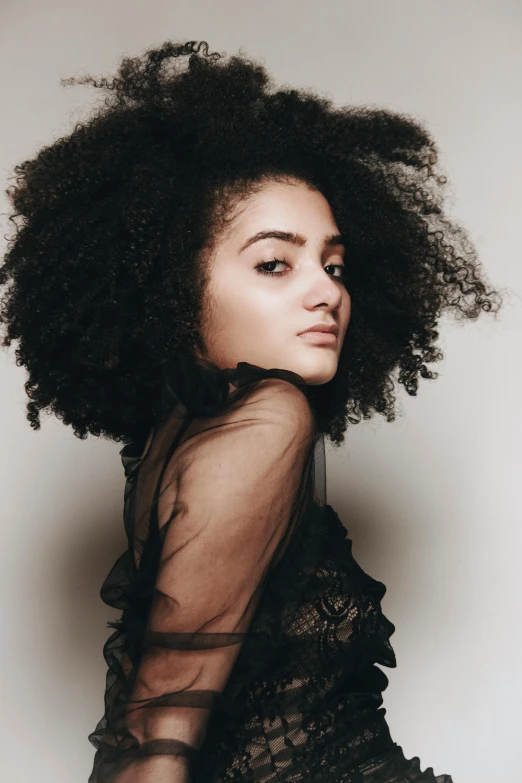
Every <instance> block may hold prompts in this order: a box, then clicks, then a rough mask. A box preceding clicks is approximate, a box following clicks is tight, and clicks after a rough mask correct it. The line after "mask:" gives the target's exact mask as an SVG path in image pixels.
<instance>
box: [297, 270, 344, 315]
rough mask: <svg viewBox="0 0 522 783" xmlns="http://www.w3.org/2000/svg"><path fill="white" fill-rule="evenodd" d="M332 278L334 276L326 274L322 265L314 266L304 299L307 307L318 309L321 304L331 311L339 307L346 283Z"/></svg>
mask: <svg viewBox="0 0 522 783" xmlns="http://www.w3.org/2000/svg"><path fill="white" fill-rule="evenodd" d="M332 278H333V275H332V274H329V273H328V272H325V268H324V267H323V265H322V264H320V265H319V266H314V269H313V271H310V273H309V278H308V285H307V287H306V293H305V297H304V304H305V306H307V307H310V308H316V307H317V306H318V305H319V304H325V305H327V306H328V308H329V309H330V310H335V309H336V308H337V307H339V305H340V304H341V302H342V299H343V288H344V283H343V282H342V281H341V280H336V279H332ZM344 290H346V289H344Z"/></svg>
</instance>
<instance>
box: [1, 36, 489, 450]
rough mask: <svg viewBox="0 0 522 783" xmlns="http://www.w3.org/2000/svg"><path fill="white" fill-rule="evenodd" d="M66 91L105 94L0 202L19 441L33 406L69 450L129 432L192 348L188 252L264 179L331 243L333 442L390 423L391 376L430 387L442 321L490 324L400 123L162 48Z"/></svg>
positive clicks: (321, 395)
mask: <svg viewBox="0 0 522 783" xmlns="http://www.w3.org/2000/svg"><path fill="white" fill-rule="evenodd" d="M185 56H188V60H187V59H184V57H185ZM183 64H186V66H187V67H186V68H184V67H183ZM85 83H90V84H91V85H92V86H94V87H96V88H100V89H102V90H103V91H104V94H105V99H104V101H103V104H102V105H101V108H100V106H98V107H97V109H96V112H95V113H93V115H92V116H91V117H89V118H88V119H87V120H85V121H84V122H83V123H77V124H76V125H75V127H74V129H73V131H72V132H71V133H70V135H68V136H67V137H65V138H59V139H57V140H56V141H55V142H54V143H53V144H51V145H50V146H45V147H43V148H42V149H41V150H40V151H39V152H38V154H37V155H36V157H34V158H33V159H32V160H27V161H25V162H23V163H21V164H20V165H17V166H16V167H15V168H14V172H15V175H16V183H17V184H16V185H12V186H11V187H9V188H8V190H7V191H6V192H7V193H8V195H9V197H10V198H11V200H12V204H13V207H14V212H13V213H12V214H11V216H10V217H9V220H11V221H12V222H13V223H14V225H15V227H16V232H15V235H14V237H11V238H10V239H9V243H8V251H7V253H6V255H5V258H4V263H3V265H2V267H0V285H6V284H7V283H8V281H9V280H10V278H12V285H11V286H10V287H9V288H8V289H7V290H6V292H5V294H4V297H3V300H2V303H1V310H0V322H1V323H4V324H5V325H6V327H7V331H6V336H5V337H4V339H3V342H2V345H3V346H9V345H10V344H11V341H13V340H18V341H19V347H18V348H17V349H16V364H17V365H18V366H21V365H24V366H25V367H26V369H27V372H28V376H29V379H28V380H27V382H26V383H25V390H26V393H27V395H28V397H29V402H28V404H27V411H28V414H27V418H28V420H29V422H30V424H31V426H32V427H33V428H34V429H39V427H40V420H39V412H40V411H41V410H43V409H47V410H48V411H52V412H53V413H54V414H55V415H56V416H57V417H58V418H59V419H61V420H62V421H63V422H64V423H65V424H70V425H72V427H73V430H74V433H75V435H76V436H77V437H79V438H86V437H87V435H88V433H91V434H92V435H96V436H103V437H107V438H109V439H111V440H113V441H117V442H120V441H124V442H125V443H127V442H130V441H134V440H138V439H143V438H144V437H145V436H146V434H147V433H148V432H149V431H150V429H151V426H152V425H153V423H154V421H155V420H156V417H157V416H158V413H159V406H160V400H159V395H158V388H159V385H160V381H161V374H162V370H163V368H164V366H165V363H166V362H167V361H169V360H170V361H172V357H173V356H175V355H176V351H177V350H179V349H186V346H187V345H189V346H196V345H198V323H199V317H200V314H201V311H202V308H203V307H204V296H205V287H206V281H207V277H206V271H207V270H206V267H205V263H204V259H205V258H206V257H207V256H208V254H206V253H205V252H204V251H205V250H206V249H209V248H211V247H212V243H213V241H214V240H215V239H216V238H217V237H218V236H219V232H220V231H221V230H222V228H223V226H224V225H225V223H226V221H227V215H229V214H231V210H232V209H233V208H234V205H237V204H238V203H239V201H240V200H241V198H243V197H244V196H245V195H248V194H249V193H251V192H252V191H253V190H255V188H256V187H258V186H259V183H261V182H263V181H266V179H267V178H269V179H270V178H281V177H282V178H285V177H286V178H290V179H292V180H295V179H297V180H301V181H303V182H305V183H307V184H309V185H310V186H312V187H314V188H316V189H317V190H319V191H320V192H321V193H322V194H323V195H324V196H325V197H326V199H327V200H328V202H329V204H330V206H331V209H332V213H333V215H334V217H335V220H336V222H337V224H338V227H339V230H340V232H341V233H342V235H343V236H344V238H345V245H346V260H347V262H348V263H347V265H346V280H345V284H346V285H347V287H348V290H349V292H350V296H351V302H352V309H351V319H350V323H349V327H348V331H347V332H346V336H345V340H344V344H343V347H342V351H341V354H340V356H339V363H338V369H337V372H336V374H335V376H334V377H333V378H332V379H331V380H330V381H329V382H328V383H325V384H323V385H317V386H312V387H310V399H311V401H312V404H313V406H314V410H315V413H316V416H317V421H318V424H319V427H320V429H321V431H322V432H324V433H325V435H327V436H328V437H329V438H330V439H331V441H332V443H335V444H336V445H340V444H341V443H342V442H343V440H344V431H345V430H346V428H347V426H348V422H350V423H352V424H356V423H359V422H360V420H361V417H364V418H365V419H369V418H371V416H372V411H373V412H377V413H380V414H383V415H385V416H386V418H387V421H393V420H394V419H395V411H394V403H395V397H394V383H393V378H394V377H395V378H396V380H397V381H398V382H399V383H402V384H403V385H404V387H405V388H406V390H407V392H408V394H410V395H416V393H417V388H418V376H419V375H420V376H422V377H423V378H429V379H433V378H436V377H438V374H437V373H433V372H431V371H430V370H428V369H427V367H426V364H427V363H430V362H435V361H438V360H440V359H441V358H442V357H443V353H442V352H441V351H440V349H439V348H438V347H437V346H436V339H437V338H438V332H437V330H436V326H437V323H438V318H439V317H440V315H441V313H442V312H443V311H444V310H451V311H454V313H455V314H456V315H457V316H460V317H461V318H462V317H466V318H469V319H476V318H477V317H478V315H479V314H480V313H481V312H483V311H489V312H496V310H498V306H499V301H500V302H501V301H502V299H501V298H500V297H499V294H498V293H497V292H495V291H493V292H492V291H488V290H486V282H487V281H486V278H485V276H484V275H483V273H482V272H481V270H480V263H479V260H478V259H477V254H476V251H475V248H474V246H473V244H472V243H471V241H470V240H469V238H468V236H467V234H466V231H465V230H464V229H463V228H462V227H460V226H458V225H456V224H455V223H453V222H451V221H450V219H449V218H448V217H447V215H445V214H444V211H443V206H442V196H443V186H444V184H445V183H446V181H447V180H446V177H445V176H443V175H442V174H441V173H440V172H438V171H437V170H436V165H437V161H438V151H437V148H436V145H435V143H434V141H433V139H432V138H431V136H430V134H429V133H428V132H427V130H426V129H425V128H424V127H423V126H422V125H421V124H420V123H419V122H418V121H415V120H414V119H413V118H411V117H408V116H405V115H404V114H399V113H395V112H392V111H388V110H384V109H369V108H367V107H350V106H348V107H346V106H344V107H340V108H339V107H336V106H335V105H334V104H333V103H332V101H331V100H329V99H326V98H324V97H320V96H318V95H317V94H315V93H313V92H311V91H310V90H306V89H294V88H290V87H288V88H285V89H277V88H276V86H275V85H274V83H273V80H272V79H271V77H270V76H269V75H268V73H267V71H266V69H265V68H264V67H263V66H262V65H260V64H259V63H256V62H254V61H252V60H250V59H249V58H248V57H246V56H243V55H241V56H240V55H236V56H232V57H230V58H225V59H224V56H223V54H220V53H217V52H214V53H209V51H208V44H207V42H205V41H202V42H196V41H188V42H185V43H182V42H173V41H166V42H165V43H163V44H162V45H161V46H158V47H157V48H151V49H148V50H147V51H145V53H143V54H142V55H140V56H138V57H133V58H125V59H122V61H121V64H120V66H119V69H118V71H117V73H116V75H115V76H114V77H113V78H110V79H108V78H99V79H96V78H94V77H92V76H85V77H82V78H78V79H74V78H73V79H67V80H65V79H64V80H62V84H85ZM13 176H14V175H13ZM18 218H21V219H22V220H21V224H20V225H18V222H17V219H18ZM491 294H493V300H491V299H490V298H488V297H489V296H490V295H491ZM495 298H496V300H497V304H496V305H495Z"/></svg>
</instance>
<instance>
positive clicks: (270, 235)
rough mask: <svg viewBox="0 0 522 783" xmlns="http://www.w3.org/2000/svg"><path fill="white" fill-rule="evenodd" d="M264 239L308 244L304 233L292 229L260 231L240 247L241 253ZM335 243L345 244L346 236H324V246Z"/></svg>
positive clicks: (300, 245) (298, 244)
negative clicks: (291, 230) (297, 232)
mask: <svg viewBox="0 0 522 783" xmlns="http://www.w3.org/2000/svg"><path fill="white" fill-rule="evenodd" d="M262 239H281V240H282V241H283V242H291V243H292V244H293V245H297V246H298V247H304V245H306V238H305V237H304V236H303V235H302V234H293V233H292V232H290V231H258V233H257V234H254V236H252V237H250V238H249V239H247V241H246V242H245V244H244V245H242V246H241V247H240V249H239V253H242V252H243V250H246V248H247V247H250V245H253V244H254V242H260V241H261V240H262ZM333 245H344V238H343V236H342V235H341V234H330V235H328V236H326V237H325V238H324V247H332V246H333Z"/></svg>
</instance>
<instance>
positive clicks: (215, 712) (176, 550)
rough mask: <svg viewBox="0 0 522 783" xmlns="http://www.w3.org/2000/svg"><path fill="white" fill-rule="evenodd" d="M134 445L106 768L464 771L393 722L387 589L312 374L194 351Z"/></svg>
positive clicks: (331, 781)
mask: <svg viewBox="0 0 522 783" xmlns="http://www.w3.org/2000/svg"><path fill="white" fill-rule="evenodd" d="M120 454H121V458H122V462H123V466H124V470H125V476H126V487H125V502H124V523H125V529H126V533H127V538H128V549H127V551H126V552H125V553H124V554H122V556H121V557H120V558H119V559H118V560H117V561H116V563H115V564H114V566H113V568H112V569H111V571H110V573H109V575H108V576H107V578H106V579H105V581H104V583H103V585H102V588H101V596H102V599H103V601H104V602H105V603H106V604H108V605H109V606H111V607H114V608H115V609H118V610H120V614H119V618H118V619H117V620H115V621H114V622H112V623H110V624H109V625H110V626H111V627H112V628H113V629H114V630H113V633H112V635H111V636H110V638H109V639H108V640H107V642H106V644H105V646H104V656H105V660H106V662H107V665H108V671H107V680H106V689H105V711H104V715H103V717H102V718H101V720H100V721H99V723H98V725H97V727H96V729H95V730H94V731H93V732H92V733H91V734H90V736H89V739H90V741H91V742H92V744H93V745H94V746H95V748H96V754H95V757H94V766H93V770H92V773H91V775H90V777H89V783H145V781H146V782H147V783H167V782H168V783H180V782H181V781H183V782H184V783H228V782H229V781H237V783H239V782H240V781H241V783H254V782H255V783H407V782H408V783H452V778H451V777H450V776H449V775H438V776H435V775H434V772H433V769H432V768H431V767H429V768H427V769H425V770H424V771H422V770H421V767H420V761H419V759H418V757H414V758H412V759H406V758H405V756H404V754H403V752H402V749H401V747H400V746H399V745H397V744H396V743H395V742H394V741H393V740H392V738H391V736H390V732H389V729H388V726H387V723H386V721H385V713H386V710H385V709H384V708H383V707H382V706H381V705H382V702H383V699H382V691H384V689H385V688H386V687H387V685H388V679H387V677H386V675H385V674H384V672H382V671H381V669H379V668H378V667H377V666H376V665H375V664H376V663H378V664H380V665H382V666H387V667H395V666H396V660H395V655H394V652H393V649H392V647H391V645H390V642H389V638H390V636H391V635H392V634H393V632H394V630H395V627H394V625H393V624H392V623H391V622H390V621H389V620H388V619H387V618H386V617H385V615H384V614H383V613H382V611H381V605H380V602H381V599H382V597H383V595H384V594H385V592H386V588H385V586H384V585H383V584H382V583H381V582H378V581H376V580H375V579H373V578H372V577H370V576H368V574H366V573H365V572H364V571H363V570H362V569H361V567H360V566H359V565H358V564H357V563H356V561H355V560H354V558H353V556H352V551H351V544H352V542H351V541H350V539H349V538H347V531H346V529H345V528H344V526H343V525H342V524H341V522H340V520H339V518H338V516H337V514H336V513H335V511H334V510H333V509H332V507H331V506H329V505H328V504H327V503H326V493H325V470H324V441H323V436H322V433H320V432H318V430H317V426H316V421H315V417H314V414H313V412H312V408H311V406H310V402H309V396H308V387H307V385H306V383H305V381H304V380H303V378H302V377H301V376H300V375H297V374H296V373H293V372H291V371H289V370H282V369H270V370H267V369H264V368H261V367H257V366H255V365H252V364H249V363H247V362H240V363H239V364H238V365H237V367H236V368H234V369H225V370H221V369H219V368H218V367H217V366H216V365H214V364H212V363H211V362H208V361H206V360H204V359H200V358H199V357H196V356H193V355H192V354H188V353H180V354H179V356H177V357H176V365H175V367H174V366H173V365H171V369H170V370H169V368H168V367H167V368H166V370H165V374H164V383H163V386H162V410H161V415H160V416H159V417H158V420H157V422H156V425H155V427H154V428H153V430H152V432H151V433H150V436H149V438H148V440H147V442H146V443H132V444H128V445H127V446H125V447H124V448H123V449H122V450H121V452H120Z"/></svg>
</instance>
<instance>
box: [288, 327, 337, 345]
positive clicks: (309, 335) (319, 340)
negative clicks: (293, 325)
mask: <svg viewBox="0 0 522 783" xmlns="http://www.w3.org/2000/svg"><path fill="white" fill-rule="evenodd" d="M297 336H298V337H302V338H303V339H304V340H307V341H308V342H309V343H315V344H316V345H337V335H336V334H333V332H319V331H317V330H314V329H309V330H308V331H307V332H301V334H299V335H297Z"/></svg>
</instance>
